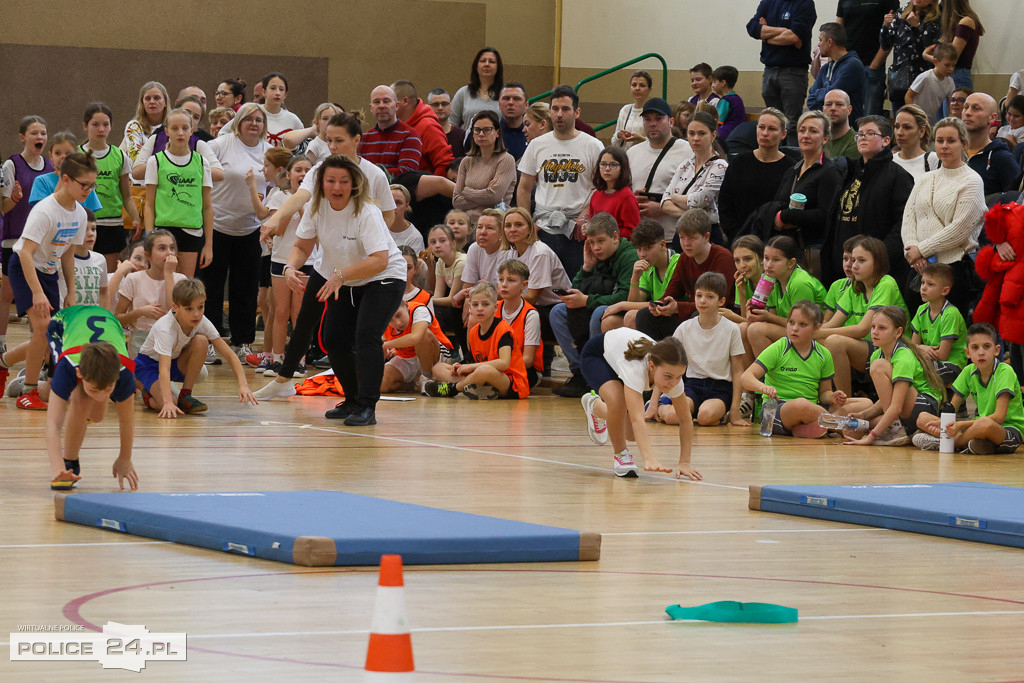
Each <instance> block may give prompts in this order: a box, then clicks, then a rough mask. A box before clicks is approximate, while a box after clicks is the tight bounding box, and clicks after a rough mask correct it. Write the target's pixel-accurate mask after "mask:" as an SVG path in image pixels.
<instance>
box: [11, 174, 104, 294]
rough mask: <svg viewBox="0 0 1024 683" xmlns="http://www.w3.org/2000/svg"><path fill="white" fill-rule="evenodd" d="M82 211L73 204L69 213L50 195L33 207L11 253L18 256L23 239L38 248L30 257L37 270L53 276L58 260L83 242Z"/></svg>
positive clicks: (83, 210)
mask: <svg viewBox="0 0 1024 683" xmlns="http://www.w3.org/2000/svg"><path fill="white" fill-rule="evenodd" d="M85 222H86V216H85V209H84V208H82V205H81V204H78V203H77V202H76V203H75V208H74V209H72V210H71V211H68V210H67V209H65V208H64V207H63V206H61V205H60V204H59V203H58V202H57V197H56V195H52V194H51V195H50V196H49V197H47V198H46V199H43V200H42V201H40V202H39V203H38V204H36V205H35V207H33V209H32V211H31V212H30V213H29V214H28V219H27V220H26V221H25V229H24V230H23V231H22V233H21V237H20V238H19V239H18V241H17V242H15V243H14V251H15V253H17V254H20V253H21V250H22V248H24V246H25V240H31V241H33V242H35V243H36V244H38V245H39V248H37V249H36V253H35V254H33V255H32V262H33V263H34V264H35V267H36V270H38V271H39V272H41V273H47V274H49V275H53V274H54V273H56V272H57V271H58V270H59V269H60V257H61V256H63V255H64V252H66V251H67V250H68V249H70V248H71V247H73V246H74V245H76V244H84V243H85Z"/></svg>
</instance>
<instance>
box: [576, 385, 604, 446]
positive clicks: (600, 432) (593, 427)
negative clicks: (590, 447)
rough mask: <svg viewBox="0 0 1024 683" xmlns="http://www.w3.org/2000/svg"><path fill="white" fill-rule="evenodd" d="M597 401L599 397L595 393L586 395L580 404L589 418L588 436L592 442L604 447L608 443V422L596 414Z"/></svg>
mask: <svg viewBox="0 0 1024 683" xmlns="http://www.w3.org/2000/svg"><path fill="white" fill-rule="evenodd" d="M597 401H598V396H597V394H595V393H594V392H593V391H591V392H590V393H589V394H584V395H583V398H581V399H580V403H581V404H582V405H583V412H584V413H585V414H586V416H587V434H589V435H590V440H591V441H593V442H594V443H596V444H597V445H599V446H603V445H604V444H606V443H608V421H607V420H604V419H601V418H600V417H598V416H597V415H595V414H594V404H595V403H597Z"/></svg>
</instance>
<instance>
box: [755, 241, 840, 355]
mask: <svg viewBox="0 0 1024 683" xmlns="http://www.w3.org/2000/svg"><path fill="white" fill-rule="evenodd" d="M799 255H800V247H799V245H797V243H796V240H794V239H793V238H792V237H786V236H785V235H776V236H775V237H773V238H771V239H770V240H768V243H767V244H765V245H764V274H765V275H768V276H769V277H772V278H775V287H774V288H773V289H772V292H771V294H770V295H768V303H767V307H766V308H763V309H758V308H754V309H751V310H750V311H749V313H748V314H747V320H748V321H749V323H750V324H749V325H748V326H747V330H746V332H747V341H748V342H749V344H750V350H751V351H753V353H754V355H755V356H756V355H758V354H760V353H761V352H762V351H764V350H765V349H766V348H768V345H769V344H771V343H772V342H774V341H777V340H779V339H782V338H783V337H785V336H786V321H787V319H788V318H789V310H790V309H791V308H792V307H793V304H795V303H796V302H797V301H811V302H814V303H815V304H817V305H819V306H821V304H823V303H824V302H825V287H824V285H822V284H821V283H820V282H818V278H816V277H814V276H813V275H811V274H810V273H808V272H807V271H806V270H804V269H803V268H801V267H800V266H798V265H797V262H796V260H797V257H798V256H799Z"/></svg>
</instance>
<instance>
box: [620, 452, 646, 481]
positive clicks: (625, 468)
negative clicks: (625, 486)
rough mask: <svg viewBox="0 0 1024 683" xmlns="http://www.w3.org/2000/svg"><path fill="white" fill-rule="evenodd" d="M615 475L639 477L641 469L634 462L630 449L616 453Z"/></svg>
mask: <svg viewBox="0 0 1024 683" xmlns="http://www.w3.org/2000/svg"><path fill="white" fill-rule="evenodd" d="M614 469H615V476H616V477H639V476H640V474H639V470H638V469H637V466H636V463H634V462H633V454H632V453H630V452H629V449H627V450H624V451H622V452H621V453H616V454H615V467H614Z"/></svg>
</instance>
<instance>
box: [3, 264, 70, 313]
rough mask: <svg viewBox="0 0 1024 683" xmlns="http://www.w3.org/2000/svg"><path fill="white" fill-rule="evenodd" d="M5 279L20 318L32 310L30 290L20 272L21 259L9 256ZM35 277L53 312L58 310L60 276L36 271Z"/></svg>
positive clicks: (22, 273)
mask: <svg viewBox="0 0 1024 683" xmlns="http://www.w3.org/2000/svg"><path fill="white" fill-rule="evenodd" d="M7 277H8V278H10V281H11V289H12V290H13V291H14V305H15V307H16V308H17V310H18V315H19V316H22V315H25V313H27V312H28V309H30V308H32V289H31V288H30V287H29V286H28V281H27V280H25V273H24V272H23V271H22V270H21V257H20V256H18V255H17V254H11V258H10V261H9V262H8V265H7ZM36 277H37V278H39V285H40V286H41V287H42V288H43V292H44V293H45V294H46V298H47V300H48V301H49V302H50V305H51V306H53V310H55V311H56V310H59V309H60V275H58V274H57V273H41V272H39V269H38V268H37V269H36Z"/></svg>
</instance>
